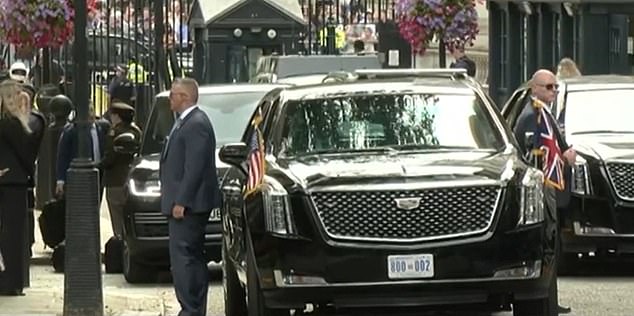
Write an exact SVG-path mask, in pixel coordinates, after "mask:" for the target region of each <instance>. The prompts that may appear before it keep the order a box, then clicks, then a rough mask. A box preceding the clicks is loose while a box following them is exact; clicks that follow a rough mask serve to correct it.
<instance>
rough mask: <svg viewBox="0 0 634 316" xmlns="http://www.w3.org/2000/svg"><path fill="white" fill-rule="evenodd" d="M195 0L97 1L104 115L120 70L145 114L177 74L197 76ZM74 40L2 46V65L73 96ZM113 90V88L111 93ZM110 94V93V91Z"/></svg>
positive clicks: (94, 45) (99, 97)
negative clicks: (192, 22) (191, 21)
mask: <svg viewBox="0 0 634 316" xmlns="http://www.w3.org/2000/svg"><path fill="white" fill-rule="evenodd" d="M193 1H194V0H97V1H96V3H95V8H94V10H92V11H89V14H88V29H87V30H86V31H87V35H88V47H89V48H88V51H86V52H85V54H86V55H85V58H87V59H88V67H89V74H90V87H91V101H92V103H93V104H94V106H95V110H96V112H97V113H98V114H103V113H104V112H105V111H106V110H107V108H108V105H109V102H110V100H111V92H112V90H113V89H112V88H113V84H114V82H115V81H116V79H115V78H116V77H117V68H118V67H121V66H123V67H121V68H123V69H126V68H127V70H128V73H127V74H125V75H122V74H121V73H120V75H121V76H122V77H126V78H127V79H128V80H129V82H131V86H132V87H133V91H132V96H133V97H132V98H131V100H125V101H129V102H130V103H133V105H135V106H136V108H137V111H139V112H141V113H139V115H138V116H140V117H143V118H144V113H143V112H144V111H145V110H147V109H149V106H150V104H151V102H152V98H153V96H154V95H155V94H156V93H157V92H159V91H160V90H163V89H165V88H166V87H168V86H169V84H170V82H171V80H172V79H173V78H174V77H177V76H186V75H189V74H190V73H191V72H192V50H191V48H192V41H191V38H190V34H189V32H188V26H187V21H188V17H187V15H188V13H189V11H190V8H191V6H192V3H193ZM72 45H73V44H72V42H70V43H68V44H66V45H64V46H63V47H61V48H59V49H53V48H48V49H39V50H34V49H28V48H24V47H16V46H14V45H8V44H6V43H1V44H0V67H2V68H5V69H6V68H10V67H11V66H12V65H13V66H14V67H20V64H16V62H17V63H22V64H24V66H25V67H26V68H27V71H28V79H29V80H31V82H32V83H33V85H34V86H35V87H36V89H41V88H42V87H44V86H48V87H49V89H50V88H51V87H53V88H58V89H59V90H60V92H62V93H65V94H67V95H68V96H72V95H73V93H72V89H73V87H74V85H73V84H74V80H73V64H74V60H73V55H72ZM109 88H110V89H109ZM109 90H110V91H109Z"/></svg>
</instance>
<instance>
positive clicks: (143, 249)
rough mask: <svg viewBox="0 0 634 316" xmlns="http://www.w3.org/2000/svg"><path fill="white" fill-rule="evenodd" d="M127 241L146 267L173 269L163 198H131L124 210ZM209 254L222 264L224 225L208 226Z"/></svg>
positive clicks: (215, 222)
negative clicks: (163, 210)
mask: <svg viewBox="0 0 634 316" xmlns="http://www.w3.org/2000/svg"><path fill="white" fill-rule="evenodd" d="M124 220H125V223H124V225H125V237H124V238H125V240H126V244H127V246H128V251H129V252H130V255H131V256H133V257H134V259H135V261H137V262H139V263H143V264H146V265H153V266H169V229H168V223H167V217H165V216H164V215H163V214H161V213H160V197H157V198H151V199H150V198H143V199H137V198H134V197H129V198H128V200H127V203H126V207H125V211H124ZM205 230H206V231H205V253H206V256H207V260H208V261H216V262H220V258H221V246H222V225H221V222H220V221H213V222H211V221H210V222H209V223H208V224H207V227H206V229H205Z"/></svg>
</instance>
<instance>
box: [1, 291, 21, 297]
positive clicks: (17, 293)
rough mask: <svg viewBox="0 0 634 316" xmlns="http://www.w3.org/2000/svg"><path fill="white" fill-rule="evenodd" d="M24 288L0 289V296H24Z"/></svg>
mask: <svg viewBox="0 0 634 316" xmlns="http://www.w3.org/2000/svg"><path fill="white" fill-rule="evenodd" d="M24 295H25V294H24V292H23V291H22V290H3V291H0V296H24Z"/></svg>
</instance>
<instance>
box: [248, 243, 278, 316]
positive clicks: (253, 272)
mask: <svg viewBox="0 0 634 316" xmlns="http://www.w3.org/2000/svg"><path fill="white" fill-rule="evenodd" d="M253 254H254V252H253V249H252V247H251V244H250V242H247V258H248V261H247V286H246V291H247V293H246V297H247V309H248V315H249V316H288V315H289V311H288V310H279V309H270V308H267V307H266V305H265V304H264V296H263V295H262V290H261V289H260V282H259V279H258V275H257V267H256V265H255V258H254V255H253Z"/></svg>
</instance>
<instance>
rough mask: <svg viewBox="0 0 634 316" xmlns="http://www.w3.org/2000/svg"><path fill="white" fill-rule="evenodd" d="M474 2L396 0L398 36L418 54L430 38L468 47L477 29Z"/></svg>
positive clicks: (456, 0)
mask: <svg viewBox="0 0 634 316" xmlns="http://www.w3.org/2000/svg"><path fill="white" fill-rule="evenodd" d="M476 1H480V0H451V1H449V0H396V11H397V12H396V13H397V16H399V17H400V18H399V20H398V24H399V28H400V31H401V35H402V36H403V38H404V39H405V40H406V41H408V42H409V43H410V45H411V47H412V50H413V51H414V52H416V53H418V54H423V53H424V52H425V50H426V48H427V46H429V43H430V42H431V40H432V39H433V38H441V39H443V41H444V43H445V45H446V46H447V47H448V48H449V49H453V48H454V47H464V46H466V45H471V46H472V45H473V41H474V40H475V37H476V35H477V34H478V32H479V30H478V14H477V12H476V10H475V5H476ZM412 8H413V9H412Z"/></svg>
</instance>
